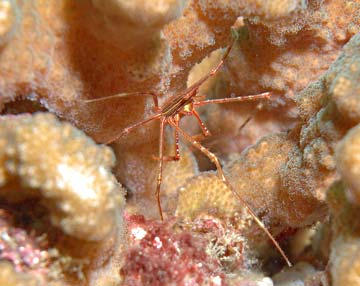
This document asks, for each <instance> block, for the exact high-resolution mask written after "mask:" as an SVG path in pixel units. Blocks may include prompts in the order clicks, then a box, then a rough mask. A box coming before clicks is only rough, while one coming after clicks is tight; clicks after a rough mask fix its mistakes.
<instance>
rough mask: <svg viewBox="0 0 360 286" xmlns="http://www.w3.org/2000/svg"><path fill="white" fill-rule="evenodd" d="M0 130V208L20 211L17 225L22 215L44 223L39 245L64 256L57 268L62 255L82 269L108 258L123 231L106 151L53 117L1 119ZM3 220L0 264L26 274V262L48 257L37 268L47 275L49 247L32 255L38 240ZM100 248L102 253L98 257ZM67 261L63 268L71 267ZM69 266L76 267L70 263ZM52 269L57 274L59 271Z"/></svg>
mask: <svg viewBox="0 0 360 286" xmlns="http://www.w3.org/2000/svg"><path fill="white" fill-rule="evenodd" d="M0 130H1V132H0V145H1V151H0V152H1V153H0V164H1V165H0V174H1V176H0V197H1V205H0V208H1V211H2V209H3V208H4V209H9V211H10V212H11V211H15V212H16V213H22V214H19V217H22V219H21V218H19V222H22V221H23V220H24V218H25V217H28V220H34V221H33V222H32V223H33V224H34V225H32V226H33V227H34V226H35V225H36V223H35V221H38V224H39V225H43V227H42V232H43V233H44V235H45V237H44V241H45V242H47V241H48V240H49V241H50V242H52V243H53V245H52V247H55V248H54V250H53V251H52V252H54V251H58V250H56V249H59V250H60V251H63V255H64V257H63V258H61V255H60V254H58V255H56V257H58V259H56V263H60V264H61V261H62V260H64V259H65V257H66V256H68V258H67V260H68V261H70V262H71V261H72V259H75V258H77V259H84V261H83V262H82V263H85V264H84V265H86V264H89V263H91V261H93V262H94V263H95V262H96V261H97V260H99V259H100V260H103V259H105V260H107V259H108V258H106V256H107V255H106V251H110V250H111V249H112V248H113V247H115V245H116V241H118V239H120V238H121V233H122V232H123V225H122V210H123V208H124V193H123V190H122V189H121V187H120V185H119V184H118V182H117V181H116V180H115V177H114V176H113V175H112V174H111V172H110V168H111V166H112V165H113V164H114V155H113V153H112V151H111V150H110V149H109V148H108V147H106V146H96V145H95V143H94V141H93V140H92V139H90V138H87V137H86V136H85V135H84V134H83V133H82V131H80V130H77V129H76V128H74V127H73V126H71V125H70V124H68V123H61V122H60V121H58V120H57V119H56V117H55V116H53V115H52V114H46V113H38V114H35V115H19V116H13V115H9V116H4V117H2V118H1V119H0ZM29 204H30V205H29ZM36 210H39V211H36ZM41 210H42V211H41ZM39 212H40V213H39ZM44 212H45V213H44ZM41 214H42V215H41ZM2 219H3V220H4V231H2V234H3V235H2V238H1V241H2V246H1V250H0V259H5V260H10V261H12V262H13V263H14V265H15V270H17V271H20V272H26V271H23V267H22V265H23V264H26V266H27V267H28V268H30V269H33V268H34V267H33V266H32V265H31V264H39V263H41V260H43V259H46V258H47V260H48V261H47V263H45V262H44V263H42V265H43V266H42V267H43V268H44V270H43V272H47V273H46V274H47V275H51V274H52V273H54V271H55V270H52V271H51V269H52V268H51V265H53V264H54V263H55V262H54V263H52V261H51V257H50V254H48V252H49V251H50V250H48V248H49V247H46V248H45V249H44V250H41V249H40V250H37V249H35V247H36V246H32V244H35V245H36V243H35V241H36V240H40V236H35V237H34V235H35V234H31V231H32V230H31V228H30V229H29V230H28V231H30V234H27V233H26V231H25V230H22V229H21V228H14V227H12V226H6V225H5V224H6V222H8V221H9V220H10V219H9V218H7V216H6V215H5V216H4V217H2ZM46 225H48V226H47V227H46ZM57 229H58V230H57ZM59 230H60V233H59V234H58V235H55V234H56V233H57V232H59ZM34 231H35V228H34ZM38 235H39V234H38ZM54 235H55V237H54ZM21 237H23V238H21ZM46 237H48V238H46ZM27 241H28V242H27ZM31 241H34V242H31ZM50 242H49V243H50ZM65 245H66V249H63V247H64V246H65ZM11 247H12V248H11ZM99 250H102V251H104V253H101V252H100V254H99V253H97V252H98V251H99ZM42 254H43V255H44V256H45V257H42ZM65 260H66V259H65ZM21 261H23V262H21ZM34 261H37V263H35V262H34ZM79 261H80V260H79ZM86 261H87V262H86ZM70 262H68V263H65V262H64V263H65V264H66V265H72V262H71V263H70ZM82 263H80V264H79V267H82V266H81V264H82ZM5 266H6V265H5ZM5 266H4V267H5ZM35 266H36V265H35ZM69 267H70V266H69ZM71 267H75V268H76V262H75V263H74V265H73V266H71ZM93 267H94V266H93ZM85 268H86V267H85ZM79 269H80V268H79ZM64 271H65V270H64ZM84 271H86V270H85V269H84ZM38 272H41V271H40V270H39V271H38ZM58 272H59V274H60V273H61V272H62V268H61V267H59V270H58ZM44 275H45V274H44ZM55 278H61V277H55ZM43 279H45V278H43ZM43 283H45V284H46V279H45V282H43ZM45 284H44V285H45ZM41 285H43V284H41Z"/></svg>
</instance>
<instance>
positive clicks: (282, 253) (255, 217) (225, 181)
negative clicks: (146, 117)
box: [168, 119, 291, 266]
mask: <svg viewBox="0 0 360 286" xmlns="http://www.w3.org/2000/svg"><path fill="white" fill-rule="evenodd" d="M168 123H169V124H170V125H171V126H173V127H174V128H175V129H176V130H177V131H178V132H179V133H180V134H181V135H182V136H183V137H184V138H185V139H186V140H187V141H189V142H190V143H191V144H192V145H193V146H194V147H196V148H198V149H199V150H200V151H201V152H202V153H204V154H205V155H206V156H207V157H208V158H209V159H210V160H211V162H213V163H214V164H215V166H216V168H217V171H218V175H219V177H220V179H221V180H222V181H223V182H224V183H225V184H226V186H227V187H228V188H229V189H230V190H231V192H232V193H233V194H234V196H235V197H236V198H237V199H238V200H239V201H240V203H242V204H243V205H244V206H245V207H246V208H247V210H248V211H249V213H250V215H251V216H252V217H253V218H254V220H255V222H256V223H257V224H258V225H259V227H260V228H261V229H262V230H263V231H264V232H265V233H266V235H267V236H268V237H269V239H270V240H271V241H272V243H273V244H274V245H275V247H276V248H277V250H278V251H279V253H280V254H281V256H282V257H283V258H284V260H285V261H286V263H287V264H288V265H289V266H291V262H290V261H289V259H288V258H287V256H286V254H285V253H284V251H283V250H282V249H281V247H280V245H279V244H278V243H277V241H276V240H275V238H274V237H273V236H272V234H271V233H270V232H269V231H268V230H267V228H266V227H265V225H264V224H263V222H262V221H261V220H260V219H259V218H258V217H257V216H256V214H255V212H254V211H253V210H252V208H251V207H250V205H249V204H248V203H247V202H245V201H244V200H243V199H242V198H241V196H240V194H239V193H238V192H237V191H236V190H235V189H234V188H233V187H232V186H231V184H230V183H229V181H228V180H227V179H226V177H225V175H224V172H223V170H222V167H221V164H220V161H219V159H218V158H217V157H216V156H215V154H214V153H212V152H210V151H209V150H208V149H206V148H205V147H204V146H202V145H201V144H200V143H199V142H197V141H196V140H194V139H192V138H191V136H190V135H189V134H187V133H186V132H185V131H183V130H182V129H181V128H180V127H178V126H176V124H175V123H174V122H173V121H172V120H171V119H169V120H168Z"/></svg>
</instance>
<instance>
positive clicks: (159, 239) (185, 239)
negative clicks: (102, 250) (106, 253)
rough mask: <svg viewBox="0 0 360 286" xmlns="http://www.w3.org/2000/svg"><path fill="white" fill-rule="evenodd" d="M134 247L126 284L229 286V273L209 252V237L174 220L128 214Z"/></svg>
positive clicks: (124, 271)
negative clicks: (227, 273) (186, 229)
mask: <svg viewBox="0 0 360 286" xmlns="http://www.w3.org/2000/svg"><path fill="white" fill-rule="evenodd" d="M127 222H128V231H129V236H130V238H129V239H130V247H129V249H127V250H126V251H125V253H124V259H125V262H124V266H123V267H122V269H121V275H122V276H123V279H124V282H123V285H126V286H135V285H147V286H161V285H177V286H187V285H193V286H225V285H228V284H227V283H226V281H225V274H224V272H222V270H221V268H220V265H219V264H218V263H217V262H216V260H215V259H213V258H211V257H210V256H208V255H207V253H206V252H205V247H206V240H204V239H201V238H199V237H195V236H194V235H193V234H191V233H190V232H186V231H181V230H180V229H176V224H175V223H174V221H173V220H168V221H165V222H158V221H154V220H146V219H145V218H144V217H143V216H135V215H133V216H129V217H127Z"/></svg>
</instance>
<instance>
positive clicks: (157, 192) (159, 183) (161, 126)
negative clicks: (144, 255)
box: [155, 118, 166, 220]
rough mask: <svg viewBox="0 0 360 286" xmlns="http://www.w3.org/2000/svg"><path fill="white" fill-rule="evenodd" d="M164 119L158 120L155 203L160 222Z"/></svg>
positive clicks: (161, 215)
mask: <svg viewBox="0 0 360 286" xmlns="http://www.w3.org/2000/svg"><path fill="white" fill-rule="evenodd" d="M165 123H166V119H165V118H162V119H161V120H160V139H159V140H160V141H159V172H158V177H157V184H156V192H155V197H156V202H157V205H158V208H159V214H160V218H161V220H164V218H163V213H162V209H161V202H160V187H161V182H162V169H163V161H164V160H163V159H164V127H165Z"/></svg>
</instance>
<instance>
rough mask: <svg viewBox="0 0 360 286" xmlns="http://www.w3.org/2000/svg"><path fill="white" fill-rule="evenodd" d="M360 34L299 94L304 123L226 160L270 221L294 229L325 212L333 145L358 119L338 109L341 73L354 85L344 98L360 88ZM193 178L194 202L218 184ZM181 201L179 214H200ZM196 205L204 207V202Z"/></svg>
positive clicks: (245, 192) (234, 181)
mask: <svg viewBox="0 0 360 286" xmlns="http://www.w3.org/2000/svg"><path fill="white" fill-rule="evenodd" d="M359 38H360V37H359V36H358V35H357V36H355V37H353V39H352V40H351V41H350V42H349V43H348V44H347V45H346V46H345V48H344V52H343V54H342V55H341V56H340V57H339V58H338V60H337V61H335V62H334V64H333V65H332V66H331V67H330V69H329V71H328V72H327V73H326V74H325V75H324V76H323V77H322V78H320V80H319V81H318V82H315V83H313V84H311V85H309V86H308V87H307V88H306V89H305V90H303V91H302V93H301V94H300V95H299V96H298V97H297V99H296V102H297V104H298V107H299V113H300V115H301V118H302V123H300V124H298V126H297V127H296V128H294V129H293V130H292V131H291V132H289V133H288V134H279V135H271V136H268V137H265V138H263V139H262V140H261V141H259V142H258V143H257V144H256V145H254V146H252V147H250V148H248V149H247V150H246V151H245V152H244V153H242V154H241V155H240V156H235V158H233V159H232V160H231V161H230V162H229V163H227V164H226V165H225V170H226V171H227V173H228V176H229V180H230V182H231V183H232V184H233V186H234V187H235V188H236V190H238V192H239V193H240V194H241V195H242V197H243V199H244V200H245V201H248V202H249V203H250V204H251V205H252V207H253V209H255V210H256V211H257V212H258V213H259V214H262V215H265V216H264V218H265V220H266V221H269V222H271V223H272V224H275V225H277V224H280V225H282V226H283V227H294V228H296V227H300V226H306V225H310V224H312V223H314V222H316V221H318V220H323V219H324V218H325V216H326V215H327V209H326V203H325V201H324V199H325V191H326V189H327V188H328V187H329V186H330V185H331V184H332V183H333V182H334V180H336V179H337V178H338V174H337V173H336V169H335V159H334V150H335V146H336V144H337V143H338V141H339V140H340V139H341V138H342V137H343V136H344V135H345V133H346V132H347V130H348V129H349V127H351V126H352V125H353V124H354V123H353V121H352V120H349V119H348V116H346V115H344V116H342V114H341V113H339V109H338V108H337V107H336V104H337V96H336V95H337V94H338V93H339V92H342V91H343V90H344V88H343V83H344V80H342V78H343V77H346V78H347V79H348V81H347V82H348V83H347V84H346V86H349V85H350V86H351V88H348V89H345V90H346V91H349V92H348V93H343V96H344V97H347V96H353V93H352V91H353V90H356V89H357V86H358V80H357V76H356V70H357V62H358V61H357V58H358V46H359ZM352 71H355V72H354V73H352ZM344 101H345V100H344ZM348 106H349V108H351V109H353V108H354V107H353V106H351V107H350V105H348ZM345 113H346V114H349V113H350V110H349V111H348V112H344V114H345ZM198 180H199V182H200V181H202V180H203V178H202V177H199V178H198ZM192 181H193V182H195V183H192V185H193V186H194V188H193V192H194V193H198V194H200V193H203V195H198V197H199V198H197V199H196V200H194V205H196V202H198V201H201V200H202V199H201V197H203V198H207V197H208V194H207V193H206V192H207V191H201V190H207V189H208V188H212V187H213V186H216V181H215V180H214V181H212V182H208V183H207V187H195V186H197V185H196V179H193V180H192ZM198 186H200V184H198ZM254 187H255V188H254ZM215 189H216V188H215ZM189 194H190V192H189ZM233 199H235V198H233ZM204 201H205V200H204ZM228 204H230V203H228ZM220 205H222V204H221V200H218V202H215V203H214V207H215V206H220ZM181 206H183V208H184V210H181V211H179V210H178V213H186V208H187V209H188V210H189V213H196V211H194V210H192V207H193V205H192V204H187V205H185V204H181ZM279 206H281V207H279ZM198 207H199V210H201V209H202V207H201V205H200V206H198ZM230 209H231V208H230ZM190 210H191V211H190Z"/></svg>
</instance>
